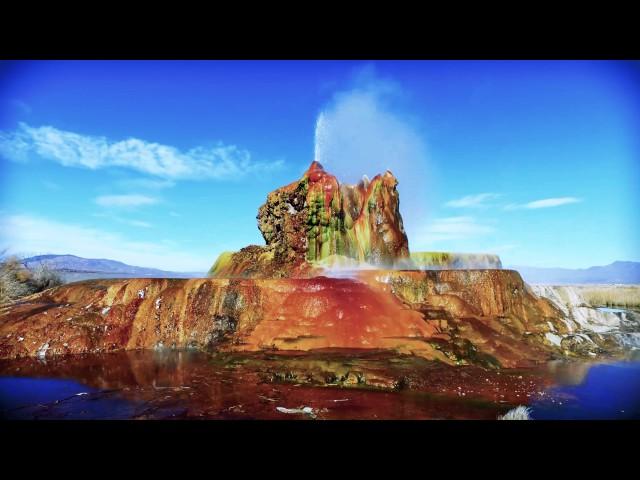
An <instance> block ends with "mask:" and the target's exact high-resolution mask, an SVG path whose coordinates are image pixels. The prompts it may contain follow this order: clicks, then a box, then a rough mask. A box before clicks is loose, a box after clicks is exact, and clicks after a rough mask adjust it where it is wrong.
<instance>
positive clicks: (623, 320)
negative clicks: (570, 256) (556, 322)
mask: <svg viewBox="0 0 640 480" xmlns="http://www.w3.org/2000/svg"><path fill="white" fill-rule="evenodd" d="M531 288H532V289H533V291H534V292H535V293H536V294H537V295H539V296H540V297H543V298H546V299H548V300H550V301H551V303H553V305H554V306H555V307H556V308H558V309H559V310H560V311H562V313H563V317H562V318H563V321H564V323H565V325H566V328H564V329H562V331H556V330H552V331H551V332H549V333H548V334H547V337H548V338H549V340H550V341H552V342H554V343H555V344H556V345H557V346H559V347H561V348H562V349H565V350H569V351H574V352H576V351H577V352H580V353H583V354H591V355H596V354H597V353H600V352H601V351H602V350H608V349H611V348H612V347H613V346H614V345H617V346H620V347H621V348H631V349H639V348H640V314H638V313H636V312H633V311H631V310H626V311H620V310H618V309H609V311H607V310H604V311H603V310H599V309H597V308H594V307H593V306H592V305H590V304H589V302H588V301H587V300H586V299H585V298H584V296H583V294H582V290H583V288H584V287H578V286H568V285H532V286H531Z"/></svg>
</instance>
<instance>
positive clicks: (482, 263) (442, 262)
mask: <svg viewBox="0 0 640 480" xmlns="http://www.w3.org/2000/svg"><path fill="white" fill-rule="evenodd" d="M411 260H412V261H413V263H414V264H415V265H416V267H418V268H427V269H428V268H429V267H431V268H433V269H439V268H442V269H449V268H502V262H501V261H500V257H499V256H498V255H492V254H488V253H451V252H411Z"/></svg>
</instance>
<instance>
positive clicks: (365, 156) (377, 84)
mask: <svg viewBox="0 0 640 480" xmlns="http://www.w3.org/2000/svg"><path fill="white" fill-rule="evenodd" d="M405 98H406V92H404V91H403V90H402V88H401V87H400V85H398V84H397V83H395V82H393V81H390V80H386V79H381V78H378V77H377V76H376V75H375V74H374V73H373V71H372V70H371V69H365V70H363V71H361V72H359V74H358V75H357V76H356V77H355V79H354V81H353V84H352V86H351V88H349V89H347V90H344V91H340V92H337V93H335V94H334V96H333V98H332V99H331V101H330V102H329V103H328V104H327V105H326V106H325V107H324V108H323V109H322V111H321V112H320V113H319V115H318V117H317V121H316V130H315V159H316V160H317V161H319V162H320V163H321V164H322V165H323V166H324V167H325V168H326V169H327V170H328V171H329V172H331V173H333V174H334V175H336V176H337V177H338V179H339V180H340V182H344V183H350V184H353V183H357V182H359V181H360V180H361V179H362V176H363V175H367V176H368V177H369V178H373V176H375V175H376V174H378V173H384V172H385V171H386V170H390V171H391V172H392V173H393V174H394V175H395V176H396V178H397V179H398V191H399V192H400V213H401V215H402V218H403V221H404V226H405V229H406V231H407V235H408V237H409V242H410V244H411V238H412V234H416V233H417V231H418V230H419V228H420V227H421V226H422V225H423V224H424V219H425V216H426V213H427V205H428V202H427V192H428V191H429V188H428V184H429V171H428V170H429V169H428V157H427V151H426V146H425V143H424V141H423V139H422V136H421V134H420V132H419V129H418V127H417V125H416V123H417V122H415V121H414V120H413V119H412V118H411V116H410V114H408V113H406V112H404V111H403V110H402V109H401V108H400V105H401V103H402V100H404V99H405Z"/></svg>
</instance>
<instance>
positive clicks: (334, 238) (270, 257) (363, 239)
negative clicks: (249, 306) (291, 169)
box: [210, 162, 409, 278]
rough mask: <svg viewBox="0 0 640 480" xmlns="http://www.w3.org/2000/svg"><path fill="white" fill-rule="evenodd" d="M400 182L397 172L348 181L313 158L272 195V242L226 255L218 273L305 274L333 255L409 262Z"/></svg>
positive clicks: (267, 223)
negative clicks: (354, 182)
mask: <svg viewBox="0 0 640 480" xmlns="http://www.w3.org/2000/svg"><path fill="white" fill-rule="evenodd" d="M397 184H398V181H397V180H396V178H395V177H394V176H393V174H392V173H391V172H389V171H387V172H386V173H384V174H383V175H376V176H375V177H374V178H373V179H372V180H371V181H369V180H368V179H367V178H366V177H365V178H364V179H363V180H362V181H361V182H360V183H359V184H358V185H345V184H340V183H339V182H338V180H337V179H336V177H335V176H333V175H331V174H330V173H327V172H326V171H325V170H324V168H323V167H322V165H320V164H319V163H318V162H313V163H312V164H311V166H310V167H309V169H308V170H307V171H306V172H305V174H304V175H303V176H302V178H301V179H300V180H298V181H296V182H293V183H291V184H289V185H286V186H284V187H282V188H279V189H277V190H275V191H273V192H271V193H270V194H269V195H268V197H267V201H266V203H265V204H264V205H262V206H261V207H260V209H259V211H258V216H257V219H258V228H259V229H260V232H261V233H262V236H263V237H264V239H265V242H266V246H264V247H261V246H255V245H252V246H249V247H246V248H243V249H242V250H240V251H239V252H236V253H229V252H226V253H223V254H222V255H221V256H220V258H218V260H217V261H216V263H215V264H214V266H213V267H212V269H211V271H210V274H211V275H212V276H215V277H225V278H226V277H237V276H243V277H254V278H257V277H260V278H272V277H293V276H298V277H304V276H312V275H313V274H314V273H317V262H322V261H324V260H326V259H330V258H332V257H338V258H347V259H355V260H357V261H358V262H361V263H368V264H373V265H378V266H385V267H390V266H393V265H395V264H396V263H397V262H398V261H403V260H408V258H409V244H408V240H407V235H406V233H405V231H404V226H403V224H402V216H401V215H400V205H399V204H400V200H399V196H398V191H397V189H396V186H397Z"/></svg>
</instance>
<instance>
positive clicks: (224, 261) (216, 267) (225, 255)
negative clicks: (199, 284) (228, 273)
mask: <svg viewBox="0 0 640 480" xmlns="http://www.w3.org/2000/svg"><path fill="white" fill-rule="evenodd" d="M233 254H234V252H222V253H221V254H220V255H219V256H218V259H217V260H216V262H215V263H214V264H213V266H212V267H211V268H210V269H209V273H208V276H210V277H215V275H216V274H217V273H219V272H221V271H223V270H225V269H226V268H227V267H228V266H229V265H230V264H231V258H232V256H233Z"/></svg>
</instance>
